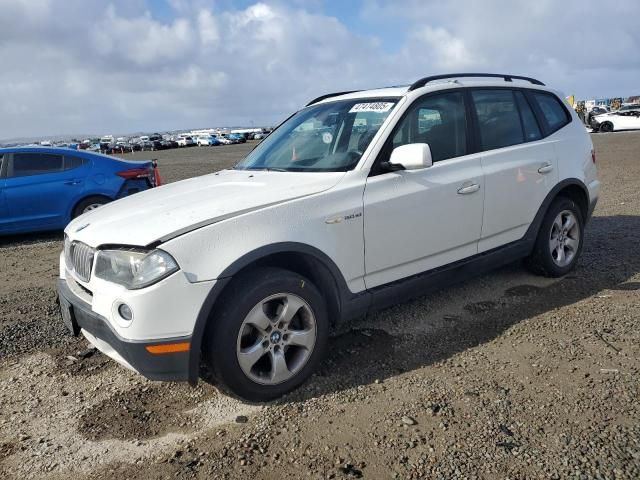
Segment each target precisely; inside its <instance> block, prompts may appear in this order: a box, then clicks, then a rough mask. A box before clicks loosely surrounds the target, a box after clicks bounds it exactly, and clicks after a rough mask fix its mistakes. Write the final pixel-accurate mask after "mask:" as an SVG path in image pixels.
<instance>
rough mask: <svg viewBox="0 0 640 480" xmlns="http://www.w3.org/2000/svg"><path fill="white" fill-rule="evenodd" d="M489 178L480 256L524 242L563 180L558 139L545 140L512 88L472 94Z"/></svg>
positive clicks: (523, 98)
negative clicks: (553, 192)
mask: <svg viewBox="0 0 640 480" xmlns="http://www.w3.org/2000/svg"><path fill="white" fill-rule="evenodd" d="M471 99H472V104H473V109H474V113H475V121H476V125H477V133H478V143H479V147H480V150H481V151H482V170H483V173H484V178H485V195H484V212H483V221H482V235H481V237H480V242H479V243H478V252H479V253H480V252H484V251H487V250H491V249H492V248H496V247H500V246H503V245H505V244H507V243H510V242H513V241H516V240H519V239H521V238H522V237H523V236H524V234H525V232H526V231H527V228H528V227H529V224H530V223H531V222H532V221H533V218H534V217H535V215H536V212H537V211H538V208H539V207H540V205H541V204H542V202H543V200H544V198H545V197H546V196H547V194H548V193H549V191H550V190H551V189H552V188H553V187H554V185H555V184H556V183H557V180H558V168H557V159H556V154H555V150H554V147H553V140H552V139H549V138H546V139H545V138H543V136H544V129H543V126H542V125H539V123H538V120H537V118H536V116H535V115H534V113H533V108H532V106H531V105H530V103H529V100H528V98H527V96H526V95H525V94H524V93H523V92H522V91H520V90H516V89H510V88H495V87H492V88H477V89H473V90H472V92H471Z"/></svg>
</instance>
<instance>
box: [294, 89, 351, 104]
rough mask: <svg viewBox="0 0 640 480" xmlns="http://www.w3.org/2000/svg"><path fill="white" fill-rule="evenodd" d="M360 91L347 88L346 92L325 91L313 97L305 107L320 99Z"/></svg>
mask: <svg viewBox="0 0 640 480" xmlns="http://www.w3.org/2000/svg"><path fill="white" fill-rule="evenodd" d="M361 91H362V90H349V91H346V92H335V93H327V94H326V95H321V96H319V97H318V98H314V99H313V100H311V101H310V102H309V103H307V104H306V105H305V107H308V106H309V105H313V104H314V103H318V102H321V101H322V100H326V99H327V98H331V97H337V96H339V95H346V94H347V93H355V92H361Z"/></svg>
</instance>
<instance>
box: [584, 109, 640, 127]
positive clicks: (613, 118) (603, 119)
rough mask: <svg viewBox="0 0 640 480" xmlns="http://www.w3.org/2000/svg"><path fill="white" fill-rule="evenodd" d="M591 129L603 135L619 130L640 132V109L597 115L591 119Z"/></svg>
mask: <svg viewBox="0 0 640 480" xmlns="http://www.w3.org/2000/svg"><path fill="white" fill-rule="evenodd" d="M591 128H593V130H594V131H596V132H603V133H607V132H614V131H617V130H640V108H638V109H626V110H617V111H615V112H609V113H603V114H601V115H596V116H594V117H593V118H592V119H591Z"/></svg>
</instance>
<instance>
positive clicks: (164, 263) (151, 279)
mask: <svg viewBox="0 0 640 480" xmlns="http://www.w3.org/2000/svg"><path fill="white" fill-rule="evenodd" d="M178 269H179V267H178V264H177V263H176V261H175V260H174V259H173V257H172V256H171V255H169V254H168V253H167V252H163V251H162V250H152V251H150V252H149V251H144V250H99V251H98V255H97V258H96V270H95V275H96V277H98V278H101V279H103V280H107V281H109V282H114V283H118V284H120V285H124V286H125V287H127V288H128V289H129V290H136V289H138V288H144V287H148V286H149V285H151V284H154V283H156V282H159V281H160V280H162V279H163V278H165V277H168V276H169V275H171V274H172V273H173V272H175V271H177V270H178Z"/></svg>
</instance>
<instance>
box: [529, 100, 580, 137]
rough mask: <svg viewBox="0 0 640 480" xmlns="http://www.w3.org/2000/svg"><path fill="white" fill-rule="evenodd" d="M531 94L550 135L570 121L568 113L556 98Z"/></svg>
mask: <svg viewBox="0 0 640 480" xmlns="http://www.w3.org/2000/svg"><path fill="white" fill-rule="evenodd" d="M532 94H533V98H534V100H535V102H536V103H537V104H538V108H539V109H540V111H541V112H542V116H543V119H544V121H545V123H546V124H547V128H548V130H549V133H550V134H551V133H553V132H555V131H557V130H560V129H561V128H562V127H564V126H565V125H567V124H568V123H569V122H570V121H571V118H570V117H569V113H568V112H567V110H566V109H565V108H564V106H563V105H562V103H561V102H560V100H559V99H558V97H556V96H555V95H552V94H550V93H544V92H532Z"/></svg>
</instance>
